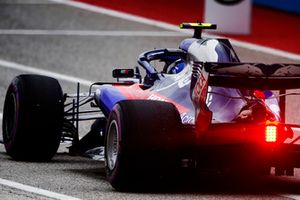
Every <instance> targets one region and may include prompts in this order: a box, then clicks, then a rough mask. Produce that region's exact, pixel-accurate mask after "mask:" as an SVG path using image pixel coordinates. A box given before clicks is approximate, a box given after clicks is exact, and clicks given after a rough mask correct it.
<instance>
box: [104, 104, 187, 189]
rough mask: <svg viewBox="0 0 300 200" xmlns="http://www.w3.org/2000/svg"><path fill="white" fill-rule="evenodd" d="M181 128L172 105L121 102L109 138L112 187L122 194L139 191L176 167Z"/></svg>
mask: <svg viewBox="0 0 300 200" xmlns="http://www.w3.org/2000/svg"><path fill="white" fill-rule="evenodd" d="M180 125H181V119H180V115H179V112H178V110H177V109H176V107H175V106H174V105H173V104H171V103H167V102H160V101H148V100H130V101H121V102H119V103H118V104H117V105H116V106H115V107H114V108H113V110H112V112H111V113H110V116H109V118H108V121H107V128H106V134H105V160H106V174H107V179H108V181H109V182H110V184H111V185H112V186H113V187H114V188H115V189H116V190H119V191H129V190H135V189H137V190H139V189H140V188H138V187H143V185H144V184H145V183H146V182H148V181H149V180H150V179H151V178H154V177H158V176H160V174H161V173H164V172H167V171H169V170H170V169H171V167H174V166H176V164H177V161H178V159H177V157H176V156H175V155H177V154H176V153H174V151H176V150H178V149H179V146H180V145H181V140H180V139H181V137H179V135H180ZM150 182H151V181H150ZM141 189H142V188H141Z"/></svg>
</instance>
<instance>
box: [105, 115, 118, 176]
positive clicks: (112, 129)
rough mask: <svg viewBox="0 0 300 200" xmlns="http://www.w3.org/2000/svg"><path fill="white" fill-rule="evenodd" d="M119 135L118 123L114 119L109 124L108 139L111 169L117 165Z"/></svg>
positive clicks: (108, 158)
mask: <svg viewBox="0 0 300 200" xmlns="http://www.w3.org/2000/svg"><path fill="white" fill-rule="evenodd" d="M118 135H119V129H118V124H117V122H116V121H115V120H113V121H112V122H111V123H110V125H109V129H108V133H107V140H106V151H107V154H106V156H107V166H108V168H109V169H110V170H113V169H114V168H115V166H116V161H117V157H118V150H119V146H118Z"/></svg>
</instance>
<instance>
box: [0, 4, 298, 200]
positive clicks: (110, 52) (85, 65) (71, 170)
mask: <svg viewBox="0 0 300 200" xmlns="http://www.w3.org/2000/svg"><path fill="white" fill-rule="evenodd" d="M25 30H26V31H25ZM149 33H150V34H149ZM149 35H152V36H149ZM183 38H184V36H180V34H179V33H174V32H170V30H167V29H162V28H158V27H155V26H150V25H146V24H143V23H138V22H133V21H128V20H124V19H122V18H117V17H112V16H109V15H104V14H100V13H95V12H91V11H87V10H83V9H79V8H74V7H70V6H66V5H61V4H57V3H54V2H51V1H49V2H48V1H46V0H45V1H36V0H35V1H26V2H25V1H21V0H19V1H16V0H0V72H1V73H0V113H1V114H2V110H3V102H4V96H5V92H6V88H7V86H8V85H9V83H10V81H11V80H12V78H13V77H14V76H16V75H18V74H22V73H34V72H38V73H43V74H51V75H53V76H56V77H58V78H59V81H60V83H61V85H62V87H63V90H64V91H65V92H68V93H73V92H75V89H76V87H75V82H76V80H78V79H77V78H80V79H83V80H85V81H86V82H84V83H85V84H88V83H89V82H90V81H97V80H102V81H111V80H113V79H112V78H111V70H112V69H113V68H114V67H133V66H135V65H136V58H137V56H138V55H139V54H140V53H141V52H143V51H145V50H149V49H154V48H161V47H171V48H176V47H177V46H178V44H179V42H180V41H181V40H182V39H183ZM236 51H237V53H238V54H239V56H240V58H241V60H242V61H245V62H268V63H271V62H281V63H285V62H291V63H294V62H296V61H294V60H289V59H287V58H284V57H277V56H273V55H271V54H265V53H261V52H258V51H253V50H249V49H245V48H241V47H236ZM298 62H299V61H298ZM29 67H31V68H29ZM62 75H66V76H62ZM86 88H87V87H86V86H85V85H83V89H86ZM290 106H291V107H292V108H290V110H289V112H288V118H289V120H291V121H297V120H296V116H297V113H295V112H292V111H293V110H294V109H295V108H297V107H299V105H298V102H296V101H293V102H292V101H291V102H290ZM1 114H0V118H1ZM0 123H1V122H0ZM1 126H2V124H1ZM81 127H82V128H81V129H80V131H81V133H84V132H86V131H87V130H88V124H83V125H82V126H81ZM41 142H44V141H43V137H42V134H41ZM65 146H66V145H64V146H62V147H61V148H60V149H59V152H58V154H57V155H56V156H55V157H54V159H53V161H52V162H49V163H30V162H16V161H13V160H12V159H11V158H10V157H9V156H7V155H6V153H5V149H4V147H3V145H0V199H4V200H5V199H26V200H27V199H75V198H78V199H241V198H245V199H261V198H265V199H286V198H294V199H300V191H299V188H300V171H299V170H297V171H296V176H295V177H274V176H271V177H262V178H257V179H251V178H235V179H233V178H226V177H215V176H210V175H205V176H204V175H203V177H202V178H201V179H198V180H192V179H191V180H190V179H186V178H182V179H180V178H178V179H177V178H175V179H174V180H175V181H173V182H172V183H170V185H168V186H169V187H167V186H165V187H164V186H162V188H160V189H159V190H157V189H155V190H154V189H153V190H151V189H149V190H147V191H146V192H142V193H141V192H136V193H121V192H116V191H115V190H114V189H113V188H112V187H111V186H110V185H109V184H108V183H107V182H106V180H105V173H104V163H103V162H101V161H95V160H91V159H88V158H83V157H72V156H69V155H68V154H67V149H66V148H65ZM37 151H38V149H37ZM7 181H10V182H7ZM20 184H22V185H20ZM28 186H30V188H28ZM170 186H171V187H170ZM149 188H151V186H149ZM39 189H43V190H39ZM63 195H66V196H63ZM72 197H73V198H72Z"/></svg>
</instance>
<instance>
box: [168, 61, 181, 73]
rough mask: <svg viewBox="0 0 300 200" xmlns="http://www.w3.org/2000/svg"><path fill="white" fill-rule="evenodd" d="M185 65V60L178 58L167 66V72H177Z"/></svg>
mask: <svg viewBox="0 0 300 200" xmlns="http://www.w3.org/2000/svg"><path fill="white" fill-rule="evenodd" d="M184 67H185V62H184V61H183V60H182V59H178V60H176V61H175V62H173V63H172V64H170V66H169V71H168V74H178V73H179V72H181V71H182V70H183V69H184Z"/></svg>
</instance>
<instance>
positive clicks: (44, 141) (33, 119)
mask: <svg viewBox="0 0 300 200" xmlns="http://www.w3.org/2000/svg"><path fill="white" fill-rule="evenodd" d="M63 112H64V105H63V93H62V89H61V86H60V84H59V83H58V81H57V80H56V79H53V78H50V77H46V76H41V75H20V76H17V77H15V78H14V79H13V81H12V82H11V84H10V85H9V88H8V90H7V93H6V97H5V103H4V111H3V123H2V129H3V130H2V131H3V141H4V145H5V149H6V152H7V153H8V154H9V155H10V156H11V157H12V158H14V159H15V160H30V161H44V160H50V159H51V158H52V157H53V156H54V154H55V153H56V151H57V149H58V146H59V144H60V139H61V133H62V123H63Z"/></svg>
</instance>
